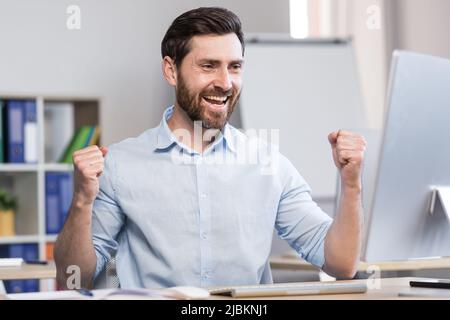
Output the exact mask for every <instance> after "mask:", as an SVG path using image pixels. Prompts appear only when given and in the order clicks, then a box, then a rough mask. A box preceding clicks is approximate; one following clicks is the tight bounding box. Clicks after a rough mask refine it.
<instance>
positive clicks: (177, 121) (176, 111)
mask: <svg viewBox="0 0 450 320" xmlns="http://www.w3.org/2000/svg"><path fill="white" fill-rule="evenodd" d="M167 124H168V126H169V129H170V131H172V133H173V134H174V136H175V137H176V139H177V140H178V141H179V142H181V143H183V144H185V145H186V146H188V147H189V148H191V149H193V150H195V151H197V152H198V153H200V154H201V153H203V151H204V150H206V149H207V148H208V146H209V145H210V144H211V143H213V142H214V139H215V137H216V136H217V134H218V133H219V130H218V129H215V130H213V131H211V129H209V130H208V133H207V135H205V131H206V130H207V129H205V128H203V127H202V125H201V122H199V123H196V124H194V122H193V121H192V120H191V119H190V118H189V116H188V115H187V114H186V112H185V111H184V110H183V109H181V108H180V106H178V104H175V106H174V108H173V113H172V116H171V117H170V119H169V120H168V121H167ZM186 133H189V134H188V135H187V134H186ZM196 135H197V136H196ZM186 137H190V139H186Z"/></svg>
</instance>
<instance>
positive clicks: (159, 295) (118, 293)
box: [7, 286, 210, 300]
mask: <svg viewBox="0 0 450 320" xmlns="http://www.w3.org/2000/svg"><path fill="white" fill-rule="evenodd" d="M209 296H210V294H209V292H208V291H207V290H206V289H202V288H196V287H187V286H179V287H170V288H164V289H140V288H136V289H97V290H92V291H88V290H66V291H49V292H32V293H17V294H9V295H7V299H12V300H189V299H192V300H200V299H207V298H208V297H209Z"/></svg>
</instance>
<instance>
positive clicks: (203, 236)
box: [201, 232, 208, 240]
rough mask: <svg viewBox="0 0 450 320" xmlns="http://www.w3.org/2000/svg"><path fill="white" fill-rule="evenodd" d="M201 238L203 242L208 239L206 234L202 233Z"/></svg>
mask: <svg viewBox="0 0 450 320" xmlns="http://www.w3.org/2000/svg"><path fill="white" fill-rule="evenodd" d="M201 238H202V239H203V240H206V239H208V234H207V233H206V232H202V234H201Z"/></svg>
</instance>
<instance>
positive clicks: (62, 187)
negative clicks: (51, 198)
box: [58, 172, 73, 232]
mask: <svg viewBox="0 0 450 320" xmlns="http://www.w3.org/2000/svg"><path fill="white" fill-rule="evenodd" d="M58 191H59V216H60V219H59V220H60V221H59V222H60V227H59V229H60V230H61V228H62V227H63V225H64V222H65V221H66V218H67V214H68V213H69V209H70V205H71V203H72V194H73V179H72V174H71V173H69V172H61V173H59V174H58ZM58 232H59V231H58Z"/></svg>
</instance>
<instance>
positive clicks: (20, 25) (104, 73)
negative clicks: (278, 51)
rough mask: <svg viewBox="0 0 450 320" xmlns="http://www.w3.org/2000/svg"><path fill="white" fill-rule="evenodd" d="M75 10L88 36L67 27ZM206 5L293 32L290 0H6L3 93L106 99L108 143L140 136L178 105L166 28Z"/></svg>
mask: <svg viewBox="0 0 450 320" xmlns="http://www.w3.org/2000/svg"><path fill="white" fill-rule="evenodd" d="M72 4H76V5H79V6H80V8H81V30H77V31H69V30H68V29H67V28H66V19H67V17H68V15H67V13H66V8H67V7H68V6H69V5H72ZM201 5H218V6H225V7H228V8H229V9H231V10H234V11H235V12H236V13H237V14H238V15H239V16H240V17H241V20H242V21H243V25H244V30H245V31H247V32H289V6H288V1H287V0H283V1H271V0H246V1H239V0H228V1H218V0H211V1H200V0H170V1H164V0H147V1H145V0H133V1H130V0H95V1H92V0H58V1H55V0H0V40H1V41H0V52H1V53H0V94H2V93H3V94H4V93H23V94H52V95H53V94H60V95H89V96H100V97H102V99H103V109H102V113H101V119H102V122H101V125H102V133H103V136H102V137H103V142H104V143H105V144H110V143H112V142H116V141H119V140H121V139H124V138H126V137H129V136H135V135H137V134H139V133H140V132H142V131H144V130H146V129H147V128H149V127H152V126H155V125H157V124H158V123H159V121H160V119H161V114H162V111H163V109H164V108H165V107H166V106H167V105H169V104H171V103H172V102H173V98H172V95H173V92H172V89H171V88H170V87H169V86H168V85H167V84H166V83H165V82H164V80H163V77H162V75H161V67H160V61H161V57H160V43H161V40H162V37H163V35H164V33H165V31H166V29H167V28H168V26H169V24H170V23H171V21H172V20H173V19H174V18H175V17H176V16H177V15H179V14H180V13H182V12H184V11H186V10H188V9H191V8H194V7H198V6H201Z"/></svg>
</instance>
